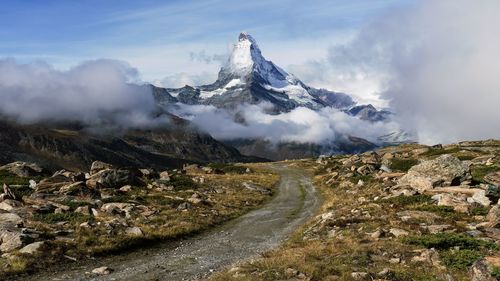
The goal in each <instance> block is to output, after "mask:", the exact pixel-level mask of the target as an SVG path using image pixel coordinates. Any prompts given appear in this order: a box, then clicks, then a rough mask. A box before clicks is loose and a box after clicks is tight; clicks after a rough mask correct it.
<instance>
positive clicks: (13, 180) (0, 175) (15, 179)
mask: <svg viewBox="0 0 500 281" xmlns="http://www.w3.org/2000/svg"><path fill="white" fill-rule="evenodd" d="M29 180H30V178H22V177H19V176H17V175H15V174H12V173H10V172H9V171H5V170H2V171H0V184H4V183H5V184H8V185H28V184H29Z"/></svg>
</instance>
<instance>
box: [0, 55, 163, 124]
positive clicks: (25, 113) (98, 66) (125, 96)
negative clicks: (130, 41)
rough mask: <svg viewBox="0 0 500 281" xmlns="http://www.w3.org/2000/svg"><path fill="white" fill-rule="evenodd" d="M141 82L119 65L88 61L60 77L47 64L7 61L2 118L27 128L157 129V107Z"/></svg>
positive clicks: (2, 64) (2, 71)
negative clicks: (59, 124) (42, 125)
mask: <svg viewBox="0 0 500 281" xmlns="http://www.w3.org/2000/svg"><path fill="white" fill-rule="evenodd" d="M137 82H138V73H137V70H135V69H134V68H131V67H130V66H128V65H127V64H126V63H123V62H119V61H112V60H95V61H87V62H84V63H82V64H80V65H78V66H75V67H73V68H71V69H69V70H65V71H60V70H56V69H54V68H53V67H51V66H50V65H48V64H47V63H44V62H37V63H30V64H20V63H17V62H16V61H15V60H13V59H3V60H0V99H1V101H2V102H1V103H0V114H2V115H3V116H6V117H8V118H11V119H15V120H17V121H19V122H22V123H36V122H39V121H44V122H47V121H48V122H51V121H55V122H83V123H84V124H87V125H90V126H101V125H102V126H107V125H111V126H115V127H127V128H128V127H133V126H149V125H153V124H154V123H155V122H156V121H155V120H154V118H153V117H152V116H154V115H153V113H154V112H155V110H157V107H156V104H155V102H154V99H153V97H152V95H151V92H150V89H149V88H148V87H143V86H139V85H136V84H133V83H137ZM158 122H160V121H159V120H158Z"/></svg>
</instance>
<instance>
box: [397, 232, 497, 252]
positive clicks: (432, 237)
mask: <svg viewBox="0 0 500 281" xmlns="http://www.w3.org/2000/svg"><path fill="white" fill-rule="evenodd" d="M404 242H406V243H408V244H411V245H418V246H423V247H426V248H435V249H438V250H448V249H450V248H453V247H460V248H461V249H470V250H478V249H482V248H493V247H494V243H492V242H487V241H483V240H478V239H476V238H473V237H469V236H467V235H465V234H457V233H436V234H425V235H420V236H409V237H406V238H405V239H404Z"/></svg>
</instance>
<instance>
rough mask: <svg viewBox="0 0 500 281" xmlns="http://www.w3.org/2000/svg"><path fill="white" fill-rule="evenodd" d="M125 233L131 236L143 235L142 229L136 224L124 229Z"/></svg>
mask: <svg viewBox="0 0 500 281" xmlns="http://www.w3.org/2000/svg"><path fill="white" fill-rule="evenodd" d="M125 233H127V234H128V235H131V236H143V235H144V233H143V232H142V230H141V229H140V228H139V227H137V226H133V227H128V228H127V229H125Z"/></svg>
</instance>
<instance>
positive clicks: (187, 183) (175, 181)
mask: <svg viewBox="0 0 500 281" xmlns="http://www.w3.org/2000/svg"><path fill="white" fill-rule="evenodd" d="M165 184H167V185H173V186H174V189H175V190H186V189H198V188H199V187H200V186H199V184H197V183H196V182H194V181H193V180H192V179H191V177H189V176H186V175H182V174H176V175H173V176H171V177H170V181H169V182H166V183H165Z"/></svg>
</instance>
